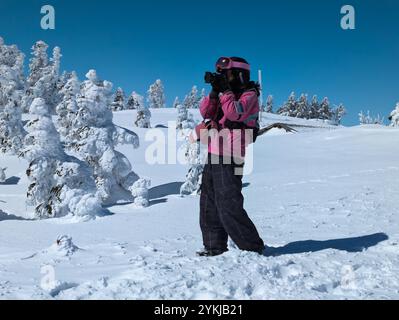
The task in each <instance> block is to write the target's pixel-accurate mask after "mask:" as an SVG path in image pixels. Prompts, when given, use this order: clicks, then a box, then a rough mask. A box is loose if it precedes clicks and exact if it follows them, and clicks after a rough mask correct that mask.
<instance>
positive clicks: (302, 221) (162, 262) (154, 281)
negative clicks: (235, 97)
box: [0, 110, 399, 299]
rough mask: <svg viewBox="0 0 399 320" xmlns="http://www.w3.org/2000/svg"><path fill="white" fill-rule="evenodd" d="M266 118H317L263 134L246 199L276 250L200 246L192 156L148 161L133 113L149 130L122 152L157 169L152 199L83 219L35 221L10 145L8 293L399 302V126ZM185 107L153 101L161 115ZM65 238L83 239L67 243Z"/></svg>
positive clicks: (3, 201) (2, 160)
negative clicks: (185, 192)
mask: <svg viewBox="0 0 399 320" xmlns="http://www.w3.org/2000/svg"><path fill="white" fill-rule="evenodd" d="M196 116H197V117H198V115H196ZM265 117H266V118H265V119H263V122H264V123H268V122H273V121H282V120H284V121H291V123H298V124H301V125H309V126H312V127H320V128H300V129H299V131H300V132H299V133H298V134H279V132H278V131H275V132H272V133H271V134H269V135H266V136H263V137H261V138H259V141H258V142H257V143H256V145H255V156H254V159H255V163H254V165H255V166H254V172H253V173H252V174H251V175H249V176H247V177H245V183H246V184H245V189H244V193H245V197H246V209H247V211H248V213H249V215H250V216H251V218H252V219H253V220H254V222H255V224H256V225H257V227H258V228H259V231H260V233H261V235H262V237H263V238H264V240H265V242H266V243H267V244H268V246H271V247H273V248H274V249H271V251H272V253H274V256H273V257H261V256H258V255H256V254H252V253H246V252H240V251H239V250H237V249H235V248H234V245H233V244H231V250H230V252H228V253H226V254H225V255H223V256H220V257H216V258H198V257H196V256H195V251H196V250H198V249H200V248H201V235H200V229H199V223H198V220H199V218H198V215H199V214H198V211H199V199H198V197H195V196H192V197H186V198H181V197H180V196H179V195H178V192H179V188H180V186H181V184H182V182H183V181H184V178H185V174H186V172H187V167H186V166H182V165H178V164H177V165H156V166H150V165H148V164H147V163H146V161H145V157H144V154H145V149H146V147H147V146H148V145H149V144H150V143H151V142H149V141H147V142H146V141H145V133H146V130H144V129H136V128H133V122H134V119H135V114H134V112H130V111H126V112H119V113H116V114H115V123H116V124H118V125H120V126H122V127H125V128H128V129H131V130H134V131H135V132H137V133H138V134H139V136H140V138H141V147H140V149H138V150H133V148H131V147H129V146H124V147H121V148H120V150H121V151H122V152H123V153H125V154H126V155H127V156H128V158H129V160H130V161H131V162H132V164H133V166H134V170H135V171H136V172H137V173H138V174H139V175H140V176H142V177H149V178H151V179H152V184H153V188H152V189H151V192H150V196H151V205H150V207H149V208H146V209H137V208H135V207H134V205H133V204H129V203H124V204H120V205H117V206H113V207H110V208H109V210H110V212H111V213H112V215H109V216H106V217H103V218H98V219H96V220H94V221H90V222H86V223H75V224H71V223H68V222H67V221H65V220H62V219H61V220H60V219H53V220H45V221H33V220H29V218H30V217H31V209H27V208H26V205H25V193H26V189H27V185H28V181H27V179H26V178H25V170H26V168H27V163H25V162H24V161H22V160H19V159H17V158H16V157H7V156H0V167H8V170H7V176H8V177H9V178H8V180H7V181H6V182H5V183H2V184H1V183H0V298H1V299H27V298H33V299H169V298H170V299H347V298H349V299H352V298H353V299H387V298H388V299H393V298H396V299H398V298H399V228H398V225H399V209H398V208H399V207H398V203H399V152H397V145H398V141H399V130H395V129H392V128H387V127H379V126H364V127H354V128H344V127H342V128H335V129H334V128H332V127H330V126H327V125H323V124H322V123H319V122H307V121H304V120H302V121H299V120H293V119H281V118H279V117H276V116H273V119H271V118H270V115H265ZM175 118H176V114H175V110H155V111H153V119H152V125H153V126H159V127H164V126H167V122H168V121H171V120H172V121H173V120H175ZM160 130H165V132H166V129H160ZM62 235H68V236H70V237H71V238H72V242H73V244H74V245H73V244H72V243H71V242H69V241H68V239H65V238H64V239H60V245H57V243H56V241H57V239H58V237H59V236H62ZM51 280H55V282H53V281H51Z"/></svg>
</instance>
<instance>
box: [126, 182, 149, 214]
mask: <svg viewBox="0 0 399 320" xmlns="http://www.w3.org/2000/svg"><path fill="white" fill-rule="evenodd" d="M149 187H151V181H150V180H147V179H139V180H138V181H136V182H135V183H134V184H133V186H132V187H131V189H130V191H131V192H132V195H133V197H134V204H135V205H136V206H138V207H148V206H149V204H150V200H149V190H148V189H149Z"/></svg>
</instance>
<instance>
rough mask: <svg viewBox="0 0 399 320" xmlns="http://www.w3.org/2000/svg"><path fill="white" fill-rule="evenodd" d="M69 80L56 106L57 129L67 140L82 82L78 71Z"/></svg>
mask: <svg viewBox="0 0 399 320" xmlns="http://www.w3.org/2000/svg"><path fill="white" fill-rule="evenodd" d="M68 78H69V79H68V80H67V82H66V83H65V84H64V85H63V87H62V88H61V90H60V91H59V93H60V95H61V96H62V100H61V102H60V103H59V104H58V105H57V107H56V114H57V129H58V132H59V133H60V134H61V140H62V141H64V142H67V141H66V140H67V136H68V134H69V132H70V130H71V128H72V123H73V121H74V119H75V117H76V113H77V111H78V106H77V103H76V99H77V97H78V95H79V94H80V83H79V79H78V76H77V75H76V72H72V73H71V75H70V77H68Z"/></svg>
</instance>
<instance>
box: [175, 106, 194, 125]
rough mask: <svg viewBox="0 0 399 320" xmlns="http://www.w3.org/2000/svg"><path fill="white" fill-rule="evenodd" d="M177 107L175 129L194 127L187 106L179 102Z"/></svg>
mask: <svg viewBox="0 0 399 320" xmlns="http://www.w3.org/2000/svg"><path fill="white" fill-rule="evenodd" d="M176 109H177V129H178V130H185V129H194V127H195V122H194V120H193V116H192V114H191V113H189V112H188V110H187V106H186V105H184V104H180V105H178V106H177V107H176Z"/></svg>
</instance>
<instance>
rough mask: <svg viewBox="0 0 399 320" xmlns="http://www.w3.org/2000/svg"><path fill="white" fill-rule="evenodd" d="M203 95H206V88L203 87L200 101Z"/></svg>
mask: <svg viewBox="0 0 399 320" xmlns="http://www.w3.org/2000/svg"><path fill="white" fill-rule="evenodd" d="M205 97H206V90H205V88H203V89H202V90H201V96H200V102H201V101H202V100H203V99H204V98H205Z"/></svg>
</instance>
